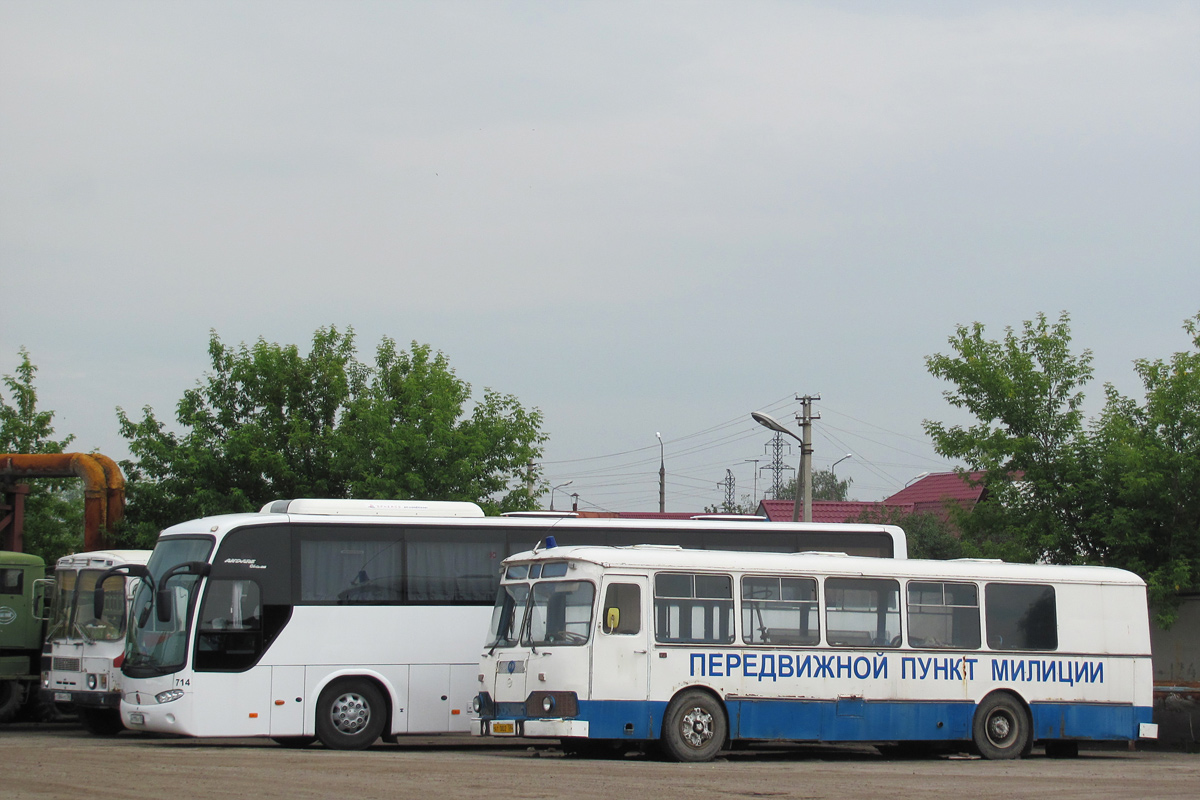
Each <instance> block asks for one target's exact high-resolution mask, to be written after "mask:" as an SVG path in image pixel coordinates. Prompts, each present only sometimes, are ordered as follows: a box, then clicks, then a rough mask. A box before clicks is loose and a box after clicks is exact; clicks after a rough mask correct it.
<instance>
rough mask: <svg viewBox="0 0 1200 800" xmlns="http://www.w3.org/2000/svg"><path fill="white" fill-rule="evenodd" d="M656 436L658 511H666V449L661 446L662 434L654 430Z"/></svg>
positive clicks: (663, 512) (662, 512)
mask: <svg viewBox="0 0 1200 800" xmlns="http://www.w3.org/2000/svg"><path fill="white" fill-rule="evenodd" d="M654 435H655V436H657V437H658V513H660V514H665V513H667V451H666V448H664V447H663V440H662V434H661V433H659V432H658V431H655V433H654Z"/></svg>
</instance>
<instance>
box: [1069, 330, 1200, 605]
mask: <svg viewBox="0 0 1200 800" xmlns="http://www.w3.org/2000/svg"><path fill="white" fill-rule="evenodd" d="M1184 330H1185V331H1187V333H1188V335H1189V336H1190V337H1191V340H1192V347H1193V348H1194V349H1193V350H1191V351H1182V352H1177V353H1175V354H1174V355H1173V356H1172V357H1171V358H1170V359H1169V360H1166V361H1164V360H1148V359H1139V360H1138V361H1136V362H1134V367H1135V369H1136V371H1137V373H1138V376H1139V377H1140V378H1141V380H1142V385H1143V387H1144V391H1145V396H1144V400H1143V402H1142V403H1141V404H1140V405H1139V404H1138V403H1137V402H1135V401H1134V400H1133V399H1131V398H1127V397H1124V396H1122V395H1121V394H1120V393H1119V392H1117V391H1116V390H1115V389H1114V388H1113V387H1111V386H1108V387H1106V394H1107V403H1106V406H1105V410H1104V414H1103V416H1102V417H1101V419H1100V421H1099V424H1098V425H1097V426H1096V427H1095V431H1094V441H1093V450H1094V452H1095V453H1096V458H1095V461H1096V463H1097V464H1099V466H1100V474H1099V475H1098V478H1097V481H1096V483H1097V484H1098V485H1097V487H1096V488H1095V492H1094V494H1095V496H1094V506H1093V508H1094V509H1095V513H1094V514H1093V516H1092V518H1091V519H1089V521H1088V522H1089V524H1088V534H1089V538H1090V539H1091V540H1092V541H1094V542H1095V548H1096V550H1097V551H1098V552H1099V554H1100V556H1101V558H1102V560H1104V561H1106V562H1108V563H1115V564H1120V565H1122V566H1125V567H1127V568H1128V569H1131V570H1133V571H1135V572H1137V573H1139V574H1140V575H1142V576H1143V577H1145V578H1146V581H1147V583H1148V585H1149V591H1150V597H1151V600H1152V601H1153V602H1154V603H1155V605H1156V607H1159V608H1164V609H1167V610H1168V612H1169V611H1170V609H1172V608H1173V607H1174V604H1173V602H1172V601H1173V600H1174V598H1175V597H1177V595H1178V593H1179V592H1180V591H1186V590H1195V589H1200V315H1197V316H1195V317H1193V318H1191V319H1189V320H1187V321H1186V322H1185V323H1184ZM1106 510H1107V512H1106ZM1168 617H1169V614H1168Z"/></svg>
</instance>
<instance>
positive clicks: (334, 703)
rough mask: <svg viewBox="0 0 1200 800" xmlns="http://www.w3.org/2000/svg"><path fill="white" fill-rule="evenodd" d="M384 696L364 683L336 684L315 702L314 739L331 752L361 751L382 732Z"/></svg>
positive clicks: (367, 683)
mask: <svg viewBox="0 0 1200 800" xmlns="http://www.w3.org/2000/svg"><path fill="white" fill-rule="evenodd" d="M386 716H387V711H386V710H385V709H384V707H383V695H382V694H380V692H379V690H378V689H376V688H375V686H374V685H373V684H371V683H369V682H367V681H364V680H345V681H337V682H336V683H333V684H330V685H329V686H326V687H325V691H323V692H321V697H320V699H319V700H318V701H317V738H318V739H320V740H321V744H323V745H325V746H326V747H328V748H329V749H330V750H363V749H365V748H367V747H370V746H371V745H372V744H374V743H375V740H376V739H378V738H379V735H380V734H381V733H383V723H384V718H385V717H386Z"/></svg>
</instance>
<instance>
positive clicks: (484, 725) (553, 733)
mask: <svg viewBox="0 0 1200 800" xmlns="http://www.w3.org/2000/svg"><path fill="white" fill-rule="evenodd" d="M471 723H472V724H471V733H473V734H474V735H476V736H494V737H506V738H507V737H510V736H520V737H525V738H531V739H539V738H543V737H545V738H549V739H561V738H563V737H565V736H566V737H580V738H587V735H588V727H589V726H588V722H587V720H582V719H561V718H559V719H474V720H471Z"/></svg>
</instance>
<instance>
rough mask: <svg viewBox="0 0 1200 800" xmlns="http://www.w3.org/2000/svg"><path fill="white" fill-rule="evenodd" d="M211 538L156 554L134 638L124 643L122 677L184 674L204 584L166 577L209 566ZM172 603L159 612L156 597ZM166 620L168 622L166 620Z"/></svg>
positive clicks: (169, 545)
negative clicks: (199, 564)
mask: <svg viewBox="0 0 1200 800" xmlns="http://www.w3.org/2000/svg"><path fill="white" fill-rule="evenodd" d="M212 547H213V540H212V539H211V538H210V537H207V536H205V537H203V538H187V537H179V538H172V539H164V540H162V541H160V542H159V543H158V545H157V546H156V547H155V548H154V553H153V554H152V555H151V556H150V561H149V562H148V563H147V564H146V567H147V569H148V570H149V571H150V580H149V581H142V582H141V584H140V585H139V586H138V590H137V594H136V595H135V596H134V598H133V605H132V606H131V614H130V618H131V619H132V621H133V624H132V625H130V626H129V636H128V638H127V639H126V642H125V663H124V665H123V667H122V671H123V672H125V673H126V674H127V675H129V676H130V677H150V676H152V675H165V674H167V673H170V672H175V671H176V670H178V669H180V668H181V667H182V666H183V665H184V662H185V661H186V659H187V642H188V633H189V630H190V627H191V613H190V612H191V609H192V607H193V601H194V596H195V591H196V586H197V584H198V583H199V582H200V578H199V576H197V575H191V574H176V575H171V576H170V577H169V578H167V580H166V584H165V585H163V576H164V575H167V573H169V572H170V571H171V570H172V569H173V568H174V567H177V566H179V565H180V564H185V563H187V562H189V561H207V560H208V555H209V553H210V552H211V551H212ZM156 594H157V596H158V597H166V598H169V599H170V604H171V605H170V607H169V608H166V609H156V608H155V602H156V600H155V597H156ZM164 617H165V618H166V619H165V620H164V619H163V618H164Z"/></svg>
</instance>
